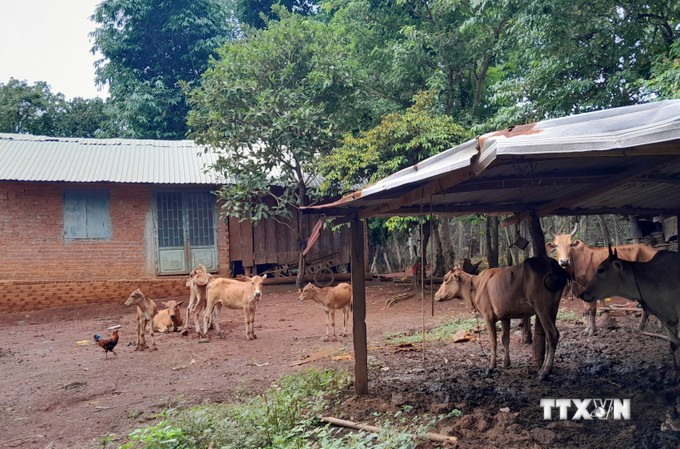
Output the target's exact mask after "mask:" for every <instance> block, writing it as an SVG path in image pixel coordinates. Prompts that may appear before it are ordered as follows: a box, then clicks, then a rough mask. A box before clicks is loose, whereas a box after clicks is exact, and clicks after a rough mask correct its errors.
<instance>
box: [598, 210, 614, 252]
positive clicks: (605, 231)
mask: <svg viewBox="0 0 680 449" xmlns="http://www.w3.org/2000/svg"><path fill="white" fill-rule="evenodd" d="M597 222H598V223H599V225H600V231H602V244H603V246H605V245H610V244H611V243H612V241H611V238H610V237H609V229H607V223H605V221H604V216H602V215H598V216H597Z"/></svg>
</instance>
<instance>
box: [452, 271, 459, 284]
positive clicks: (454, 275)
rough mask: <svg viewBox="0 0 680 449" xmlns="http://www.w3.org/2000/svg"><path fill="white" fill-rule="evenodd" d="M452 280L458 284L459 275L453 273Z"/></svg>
mask: <svg viewBox="0 0 680 449" xmlns="http://www.w3.org/2000/svg"><path fill="white" fill-rule="evenodd" d="M453 280H454V281H456V282H459V281H460V274H458V273H453Z"/></svg>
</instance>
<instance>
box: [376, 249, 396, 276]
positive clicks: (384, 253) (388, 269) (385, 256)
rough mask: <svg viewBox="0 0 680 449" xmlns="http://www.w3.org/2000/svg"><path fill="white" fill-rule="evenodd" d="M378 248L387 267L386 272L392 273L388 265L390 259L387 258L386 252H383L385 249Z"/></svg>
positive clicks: (390, 266)
mask: <svg viewBox="0 0 680 449" xmlns="http://www.w3.org/2000/svg"><path fill="white" fill-rule="evenodd" d="M379 248H380V249H382V252H383V259H385V265H386V266H387V272H388V273H392V265H390V259H388V258H387V251H385V249H384V248H383V247H382V246H380V247H379ZM376 254H377V253H376Z"/></svg>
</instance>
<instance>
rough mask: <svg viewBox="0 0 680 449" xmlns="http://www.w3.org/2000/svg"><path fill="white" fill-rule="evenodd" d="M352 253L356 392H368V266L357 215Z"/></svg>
mask: <svg viewBox="0 0 680 449" xmlns="http://www.w3.org/2000/svg"><path fill="white" fill-rule="evenodd" d="M350 226H351V228H350V234H351V241H350V248H351V255H352V300H353V305H352V333H353V334H354V392H355V393H356V394H359V395H361V394H368V343H367V341H366V267H365V258H364V226H363V223H362V220H360V219H359V218H357V217H355V218H354V219H353V220H352V222H351V225H350Z"/></svg>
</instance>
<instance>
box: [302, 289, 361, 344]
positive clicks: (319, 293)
mask: <svg viewBox="0 0 680 449" xmlns="http://www.w3.org/2000/svg"><path fill="white" fill-rule="evenodd" d="M305 300H311V301H314V302H315V303H317V304H318V305H319V306H320V307H321V309H322V310H323V313H324V314H325V322H326V336H325V337H323V341H329V340H332V341H336V340H337V336H336V334H335V311H336V309H342V316H343V327H342V333H341V334H340V336H341V337H346V336H347V322H348V321H349V312H350V311H351V310H352V286H351V285H349V284H347V283H346V282H343V283H340V284H338V285H336V286H335V287H324V288H319V287H316V286H315V285H313V284H312V283H309V284H307V285H305V288H304V289H302V292H300V301H305ZM331 326H332V327H333V335H332V336H331V335H330V327H331Z"/></svg>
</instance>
